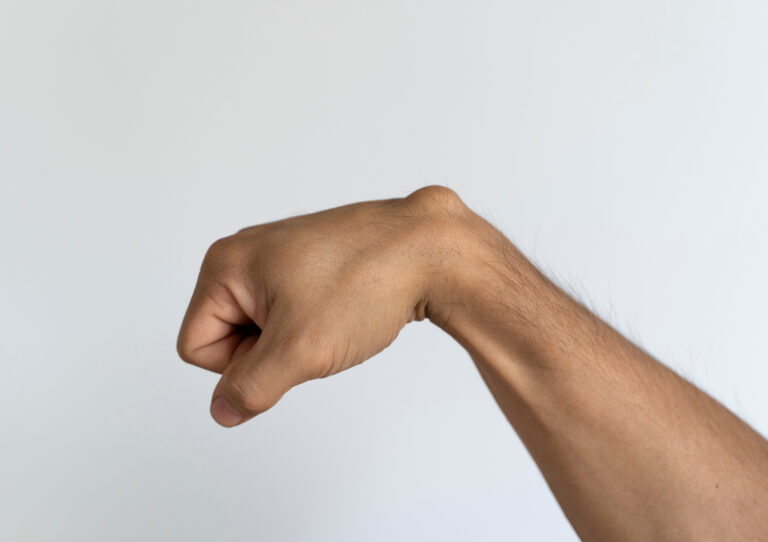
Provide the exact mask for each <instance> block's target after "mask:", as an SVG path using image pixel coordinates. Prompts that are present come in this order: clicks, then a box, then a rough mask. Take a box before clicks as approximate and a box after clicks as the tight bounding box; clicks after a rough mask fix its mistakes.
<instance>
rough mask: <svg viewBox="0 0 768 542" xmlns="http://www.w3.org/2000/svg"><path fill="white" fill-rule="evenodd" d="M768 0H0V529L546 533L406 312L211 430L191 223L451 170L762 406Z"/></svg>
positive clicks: (466, 369)
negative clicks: (392, 333)
mask: <svg viewBox="0 0 768 542" xmlns="http://www.w3.org/2000/svg"><path fill="white" fill-rule="evenodd" d="M766 28H768V4H767V3H766V2H762V1H759V0H755V1H728V2H726V1H720V2H711V1H702V0H696V1H678V2H668V1H657V0H651V1H644V2H623V1H622V2H618V1H617V2H609V1H594V0H583V1H580V2H570V1H565V0H545V1H537V2H533V1H528V2H522V1H512V2H510V1H507V0H505V1H501V0H497V1H485V0H481V1H473V2H469V1H462V2H459V1H453V0H451V1H446V0H441V1H435V0H432V1H427V0H408V1H405V0H389V1H387V2H365V1H352V0H327V1H323V2H318V1H310V0H279V1H278V0H257V1H254V0H250V1H245V0H234V1H228V2H221V1H181V0H137V1H131V2H104V1H96V0H79V1H54V0H0V539H2V540H4V541H13V542H15V541H78V542H80V541H103V540H110V541H118V542H119V541H135V540H142V541H167V540H189V541H207V540H217V541H235V540H265V541H358V540H366V541H372V542H376V541H390V540H397V541H423V540H440V541H446V542H448V541H465V540H483V541H501V540H572V539H574V538H575V535H574V533H573V531H572V529H571V528H570V526H569V525H568V523H567V521H566V519H565V518H564V516H563V515H562V513H561V511H560V510H559V508H558V507H557V504H556V502H555V500H554V498H553V497H552V495H551V494H550V492H549V490H548V488H547V486H546V484H545V483H544V481H543V479H542V478H541V476H540V474H539V473H538V471H537V470H536V468H535V465H534V463H533V462H532V461H531V459H530V458H529V456H528V455H527V453H526V451H525V449H524V447H523V446H522V444H521V443H520V441H519V440H518V438H517V437H516V435H515V434H514V432H513V431H512V430H511V429H510V427H509V426H508V425H507V422H506V421H505V419H504V418H503V416H502V414H501V413H500V411H499V410H498V408H497V407H496V405H495V403H494V402H493V400H492V398H491V396H490V394H489V393H488V392H487V391H486V389H485V387H484V385H483V383H482V381H481V379H480V378H479V376H478V374H477V372H476V370H475V368H474V366H473V365H472V363H471V360H470V359H469V357H468V355H467V354H466V353H465V352H464V351H463V350H461V348H460V347H459V346H458V345H457V344H455V343H454V342H453V341H452V340H451V339H450V338H449V337H448V336H446V335H444V334H442V333H441V332H440V331H439V330H438V329H436V328H435V327H434V326H432V325H431V324H429V323H428V322H421V323H414V324H410V325H408V326H407V327H406V329H404V330H403V332H402V333H401V335H400V338H399V339H398V340H397V341H396V343H395V344H394V345H393V346H392V347H391V348H389V349H388V350H386V351H385V352H384V353H382V354H380V355H378V356H376V357H375V358H374V359H372V360H371V361H369V362H368V363H366V364H363V365H362V366H359V367H357V368H354V369H352V370H350V371H348V372H346V373H343V374H341V375H338V376H335V377H333V378H330V379H326V380H321V381H316V382H311V383H308V384H305V385H302V386H300V387H298V388H296V389H294V390H292V391H291V392H289V394H288V395H287V396H286V397H285V398H284V400H283V401H282V402H281V403H279V404H278V405H277V406H276V407H275V408H274V409H273V410H271V411H269V412H268V413H266V414H264V415H263V416H261V417H259V418H257V419H255V420H253V421H251V422H249V423H247V424H245V425H244V426H241V427H239V428H236V429H234V430H225V429H222V428H220V427H219V426H217V425H216V424H215V423H214V422H213V421H212V419H211V418H210V417H209V413H208V408H209V402H210V396H211V392H212V390H213V387H214V385H215V384H216V381H217V375H215V374H213V373H208V372H205V371H203V370H201V369H198V368H195V367H192V366H190V365H186V364H184V363H182V362H181V361H180V360H179V359H178V357H177V355H176V351H175V340H176V334H177V331H178V327H179V324H180V322H181V318H182V316H183V313H184V310H185V309H186V304H187V301H188V299H189V296H190V294H191V292H192V288H193V286H194V283H195V280H196V277H197V272H198V269H199V265H200V262H201V260H202V257H203V254H204V252H205V250H206V248H207V247H208V246H209V244H210V243H211V242H213V241H214V240H215V239H217V238H218V237H221V236H224V235H228V234H230V233H233V232H234V231H236V230H238V229H240V228H242V227H245V226H247V225H251V224H256V223H260V222H265V221H268V220H275V219H278V218H282V217H285V216H289V215H295V214H299V213H305V212H310V211H316V210H319V209H323V208H327V207H330V206H336V205H340V204H344V203H348V202H352V201H358V200H364V199H373V198H389V197H396V196H404V195H406V194H408V193H409V192H410V191H412V190H414V189H416V188H418V187H419V186H422V185H425V184H432V183H441V184H445V185H448V186H450V187H452V188H454V189H455V190H457V191H458V192H459V194H460V195H461V196H462V197H463V198H464V199H465V201H466V202H467V203H468V204H469V205H470V206H471V207H473V208H474V209H475V210H476V211H477V212H479V213H480V214H482V215H483V216H485V217H487V218H488V219H489V220H491V221H492V222H493V223H494V224H495V225H497V226H498V227H499V228H501V229H502V231H504V232H505V233H506V234H507V235H509V236H510V237H511V238H512V239H513V240H514V241H515V242H516V243H517V244H518V245H519V246H520V247H521V249H522V250H523V251H524V252H525V253H526V254H528V255H529V256H530V257H531V258H532V259H533V260H534V261H535V262H537V263H538V265H540V267H541V268H542V269H543V270H544V271H545V272H546V273H547V274H548V275H549V276H551V277H553V278H554V279H556V280H557V281H558V283H560V284H562V285H563V286H564V287H566V288H567V289H569V291H572V292H574V293H575V294H576V295H577V296H578V297H579V298H580V299H582V300H583V301H584V302H585V303H586V304H588V306H590V307H593V308H594V309H595V310H596V311H597V312H598V313H599V314H600V315H601V316H603V317H604V318H606V319H607V320H608V321H609V322H611V323H612V324H613V325H615V326H617V327H618V328H619V329H620V330H621V331H622V332H624V333H626V334H628V335H629V336H630V337H631V338H632V339H633V340H635V341H637V342H638V343H639V344H641V345H642V346H643V347H645V348H646V349H648V350H650V351H651V352H652V353H654V354H655V355H656V356H657V357H658V358H659V359H661V360H663V361H664V362H665V363H667V364H668V365H670V366H671V367H673V368H674V369H676V370H678V371H679V372H680V373H682V374H683V375H685V376H686V377H688V378H690V379H691V380H692V381H693V382H695V383H696V384H698V385H699V386H701V387H702V388H703V389H705V390H706V391H708V392H709V393H710V394H712V395H713V396H714V397H716V398H717V399H719V400H720V401H722V402H723V403H725V404H726V405H727V406H728V407H730V408H731V409H733V410H734V411H735V412H736V413H737V414H739V415H740V416H742V417H744V418H745V419H746V420H747V421H748V422H750V423H751V424H752V425H753V426H754V427H756V428H757V429H758V430H760V431H761V432H763V433H765V432H766V431H768V396H767V395H766V393H765V389H766V388H765V386H766V379H768V345H767V344H766V340H765V339H766V335H767V334H768V333H767V332H768V317H767V316H766V314H767V313H766V306H768V286H766V276H767V275H768V214H766V208H768V152H767V151H768V61H766V58H768V33H766Z"/></svg>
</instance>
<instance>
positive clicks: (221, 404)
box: [211, 396, 243, 427]
mask: <svg viewBox="0 0 768 542" xmlns="http://www.w3.org/2000/svg"><path fill="white" fill-rule="evenodd" d="M211 416H213V419H214V420H216V423H218V424H219V425H223V426H224V427H232V426H233V425H237V424H238V423H240V422H241V421H243V416H242V414H240V413H239V412H237V411H236V410H235V409H233V408H232V407H231V406H229V403H227V400H226V399H224V398H223V397H221V396H219V397H217V398H216V399H214V400H213V404H212V405H211Z"/></svg>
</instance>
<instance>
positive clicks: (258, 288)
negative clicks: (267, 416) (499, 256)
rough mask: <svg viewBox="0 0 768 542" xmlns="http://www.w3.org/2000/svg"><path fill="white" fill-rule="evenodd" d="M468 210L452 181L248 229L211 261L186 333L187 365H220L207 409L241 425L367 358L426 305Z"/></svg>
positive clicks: (211, 253)
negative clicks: (458, 217)
mask: <svg viewBox="0 0 768 542" xmlns="http://www.w3.org/2000/svg"><path fill="white" fill-rule="evenodd" d="M461 207H463V204H461V202H460V200H459V199H458V197H457V196H456V195H455V194H454V193H453V192H452V191H451V190H449V189H447V188H443V187H437V186H431V187H426V188H422V189H421V190H418V191H416V192H414V193H413V194H411V195H410V196H408V197H406V198H402V199H390V200H381V201H370V202H364V203H358V204H353V205H346V206H343V207H337V208H334V209H330V210H327V211H323V212H319V213H314V214H309V215H304V216H298V217H294V218H289V219H286V220H280V221H277V222H271V223H267V224H262V225H259V226H253V227H250V228H245V229H243V230H241V231H239V232H238V233H236V234H234V235H232V236H229V237H225V238H223V239H220V240H219V241H216V242H215V243H214V244H213V245H212V246H211V248H210V249H209V250H208V253H207V254H206V256H205V259H204V261H203V264H202V267H201V270H200V276H199V278H198V282H197V286H196V288H195V291H194V293H193V295H192V299H191V301H190V304H189V308H188V309H187V313H186V315H185V317H184V321H183V323H182V326H181V330H180V332H179V337H178V343H177V348H178V352H179V355H180V356H181V358H182V359H183V360H185V361H187V362H189V363H192V364H194V365H197V366H199V367H203V368H205V369H209V370H211V371H216V372H220V373H222V377H221V380H220V381H219V383H218V385H217V386H216V389H215V390H214V392H213V400H212V403H211V415H212V416H213V417H214V419H215V420H216V421H217V422H218V423H220V424H221V425H224V426H227V427H229V426H233V425H237V424H239V423H242V422H243V421H245V420H247V419H249V418H251V417H253V416H255V415H257V414H259V413H261V412H264V411H265V410H267V409H268V408H270V407H271V406H273V405H274V404H275V403H276V402H277V401H278V400H279V399H280V398H281V397H282V396H283V394H285V392H287V391H288V390H289V389H290V388H291V387H293V386H296V385H297V384H300V383H302V382H305V381H307V380H311V379H315V378H321V377H325V376H328V375H332V374H335V373H338V372H340V371H343V370H344V369H348V368H350V367H352V366H354V365H356V364H358V363H361V362H363V361H365V360H366V359H368V358H370V357H371V356H373V355H375V354H377V353H378V352H380V351H381V350H383V349H384V348H386V347H387V346H388V345H389V344H390V343H392V341H394V340H395V338H396V337H397V335H398V333H399V332H400V329H402V327H403V326H404V325H405V324H406V323H408V322H410V321H413V320H422V319H424V318H425V316H426V313H427V305H428V300H429V296H430V287H429V286H430V283H431V281H433V280H434V279H435V277H436V276H437V275H439V273H441V272H442V271H444V270H445V265H444V264H445V261H444V259H445V258H444V255H445V253H446V252H447V251H446V246H445V245H446V243H445V240H446V235H445V233H446V231H448V230H449V229H450V224H451V223H452V222H451V217H452V214H453V213H454V212H455V210H457V209H459V208H461Z"/></svg>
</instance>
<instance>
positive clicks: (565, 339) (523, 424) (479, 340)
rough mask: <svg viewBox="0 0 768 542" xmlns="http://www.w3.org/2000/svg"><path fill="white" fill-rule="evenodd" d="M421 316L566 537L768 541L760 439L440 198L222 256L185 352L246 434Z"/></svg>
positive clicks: (279, 226) (258, 241)
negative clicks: (471, 365)
mask: <svg viewBox="0 0 768 542" xmlns="http://www.w3.org/2000/svg"><path fill="white" fill-rule="evenodd" d="M425 317H426V318H429V319H430V320H431V321H432V322H434V323H435V324H437V325H439V326H440V327H441V328H443V329H444V330H445V331H446V332H448V333H449V334H451V335H452V336H453V337H454V338H455V339H456V340H457V341H458V342H459V343H460V344H461V345H462V346H463V347H464V348H465V349H466V350H467V352H468V353H469V354H470V356H471V357H472V359H473V360H474V361H475V364H476V365H477V368H478V370H479V371H480V374H481V375H482V376H483V378H484V380H485V382H486V383H487V384H488V387H489V388H490V390H491V392H492V393H493V395H494V397H495V398H496V401H497V402H498V404H499V406H500V407H501V409H502V410H503V412H504V414H505V415H506V416H507V419H508V420H509V421H510V423H511V424H512V426H513V427H514V428H515V430H516V431H517V433H518V435H519V436H520V438H521V439H522V441H523V443H524V444H525V445H526V447H527V448H528V450H529V451H530V452H531V455H532V456H533V458H534V459H535V461H536V464H537V465H538V466H539V468H540V469H541V471H542V473H543V475H544V477H545V478H546V480H547V482H548V484H549V486H550V488H551V489H552V491H553V493H554V494H555V497H556V498H557V500H558V502H559V503H560V506H561V507H562V508H563V511H564V512H565V514H566V516H567V517H568V519H569V521H570V522H571V524H572V525H573V527H574V529H576V532H577V533H578V534H579V535H580V536H581V537H583V538H585V539H590V540H697V541H698V540H768V519H766V518H768V442H766V441H765V440H764V439H763V438H762V437H761V436H760V435H759V434H757V433H756V432H755V431H754V430H752V429H751V428H750V427H749V426H748V425H746V424H745V423H744V422H743V421H741V420H739V419H738V418H737V417H736V416H734V415H733V414H732V413H731V412H729V411H728V410H727V409H726V408H724V407H723V406H722V405H720V404H719V403H717V402H716V401H714V400H713V399H711V398H710V397H709V396H707V395H706V394H705V393H703V392H701V391H700V390H698V389H697V388H696V387H694V386H693V385H691V384H690V383H688V382H687V381H685V380H684V379H682V378H680V377H679V376H678V375H676V374H675V373H674V372H672V371H670V370H669V369H668V368H666V367H664V366H663V365H662V364H660V363H659V362H657V361H656V360H655V359H653V358H652V357H651V356H650V355H648V354H647V353H645V352H644V351H643V350H642V349H640V348H638V347H637V346H635V345H634V344H632V343H631V342H630V341H628V340H627V339H626V338H624V337H622V336H621V335H620V334H619V333H618V332H617V331H616V330H614V329H613V328H611V327H610V326H609V325H607V324H606V323H605V322H603V321H602V320H600V318H598V317H597V316H595V315H594V314H592V313H590V312H589V311H588V310H587V309H586V308H585V307H583V306H582V305H581V304H579V303H578V302H576V301H575V300H574V299H572V298H571V297H570V296H568V295H567V294H566V293H565V292H563V291H562V290H561V289H560V288H558V287H557V286H556V285H555V284H553V283H552V282H550V281H549V280H548V279H547V278H546V277H545V276H544V275H542V274H541V273H540V272H539V271H538V270H537V269H536V268H535V266H533V265H532V264H531V263H530V262H529V261H528V260H527V259H526V258H525V257H524V256H523V255H522V254H521V253H520V251H519V250H518V249H517V248H516V247H515V246H514V245H513V244H512V243H511V242H510V241H509V240H508V239H507V238H506V237H504V235H503V234H502V233H501V232H499V231H498V230H497V229H496V228H494V227H493V226H492V225H491V224H489V223H488V222H487V221H485V220H483V219H482V218H481V217H480V216H479V215H477V214H475V213H473V212H472V211H471V210H469V209H468V208H467V207H466V206H464V204H463V203H462V202H461V200H460V199H459V198H458V197H457V196H456V195H455V194H454V193H453V192H452V191H450V190H448V189H445V188H441V187H427V188H425V189H422V190H418V191H416V192H414V193H413V194H411V195H410V196H408V197H406V198H403V199H392V200H385V201H374V202H366V203H360V204H356V205H348V206H344V207H338V208H336V209H331V210H329V211H324V212H321V213H315V214H311V215H305V216H300V217H296V218H291V219H288V220H283V221H279V222H273V223H270V224H264V225H261V226H255V227H252V228H247V229H245V230H242V231H240V232H238V233H237V234H235V235H233V236H230V237H227V238H225V239H222V240H220V241H217V242H216V243H214V245H213V246H212V247H211V249H210V250H209V252H208V254H207V256H206V258H205V260H204V262H203V266H202V269H201V271H200V278H199V281H198V284H197V288H196V289H195V292H194V294H193V296H192V301H191V303H190V307H189V310H188V312H187V315H186V317H185V318H184V322H183V324H182V328H181V332H180V335H179V339H178V350H179V354H180V355H181V357H182V358H183V359H185V360H187V361H189V362H190V363H194V364H195V365H199V366H201V367H205V368H207V369H211V370H213V371H218V372H222V373H223V376H222V378H221V380H220V382H219V384H218V386H217V387H216V390H215V391H214V393H213V402H212V406H211V412H212V414H213V416H214V418H215V419H216V420H217V421H218V422H219V423H220V424H222V425H225V426H232V425H237V424H238V423H241V422H242V421H243V420H246V419H248V418H250V417H252V416H254V415H256V414H258V413H259V412H263V411H264V410H266V409H268V408H269V407H271V406H272V405H274V404H275V403H276V402H277V401H278V400H279V399H280V397H281V396H282V395H283V394H284V393H285V392H286V391H288V390H289V389H290V388H291V387H292V386H295V385H297V384H299V383H301V382H304V381H306V380H310V379H313V378H319V377H323V376H327V375H330V374H333V373H337V372H339V371H342V370H344V369H347V368H349V367H351V366H353V365H355V364H357V363H360V362H362V361H364V360H366V359H368V358H369V357H371V356H373V355H374V354H376V353H378V352H379V351H381V350H382V349H384V348H385V347H386V346H387V345H389V344H390V343H391V342H392V341H393V340H394V339H395V337H396V336H397V334H398V332H399V331H400V329H401V328H402V327H403V326H404V325H405V324H406V323H407V322H409V321H411V320H420V319H422V318H425Z"/></svg>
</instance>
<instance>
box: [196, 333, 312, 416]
mask: <svg viewBox="0 0 768 542" xmlns="http://www.w3.org/2000/svg"><path fill="white" fill-rule="evenodd" d="M280 327H282V328H283V329H285V327H283V326H280ZM276 329H277V327H276V326H271V327H270V326H266V329H264V330H263V331H262V333H261V335H260V336H259V338H258V340H257V341H256V343H255V344H254V345H253V346H252V347H251V349H250V350H248V351H246V352H244V353H243V354H240V355H239V356H237V357H236V358H235V359H233V360H232V363H230V365H229V366H228V367H227V368H226V369H225V370H224V372H223V374H222V376H221V379H220V380H219V383H218V384H217V386H216V389H215V390H214V392H213V398H212V400H211V416H213V419H214V420H216V422H218V423H219V424H220V425H223V426H224V427H232V426H235V425H239V424H241V423H243V422H244V421H246V420H248V419H250V418H252V417H254V416H256V415H257V414H260V413H262V412H264V411H265V410H268V409H269V408H271V407H272V406H273V405H274V404H275V403H277V402H278V401H279V400H280V398H281V397H282V396H283V395H284V394H285V393H286V392H287V391H288V390H289V389H291V388H292V387H293V386H296V385H298V384H301V383H302V382H305V381H307V380H309V379H310V378H312V377H311V375H310V372H309V371H308V370H307V369H308V366H309V365H311V363H308V360H307V359H306V357H305V355H306V352H307V350H306V349H302V348H301V347H300V344H301V342H302V341H301V340H300V339H297V338H296V337H297V335H296V334H290V333H288V332H279V331H276Z"/></svg>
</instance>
